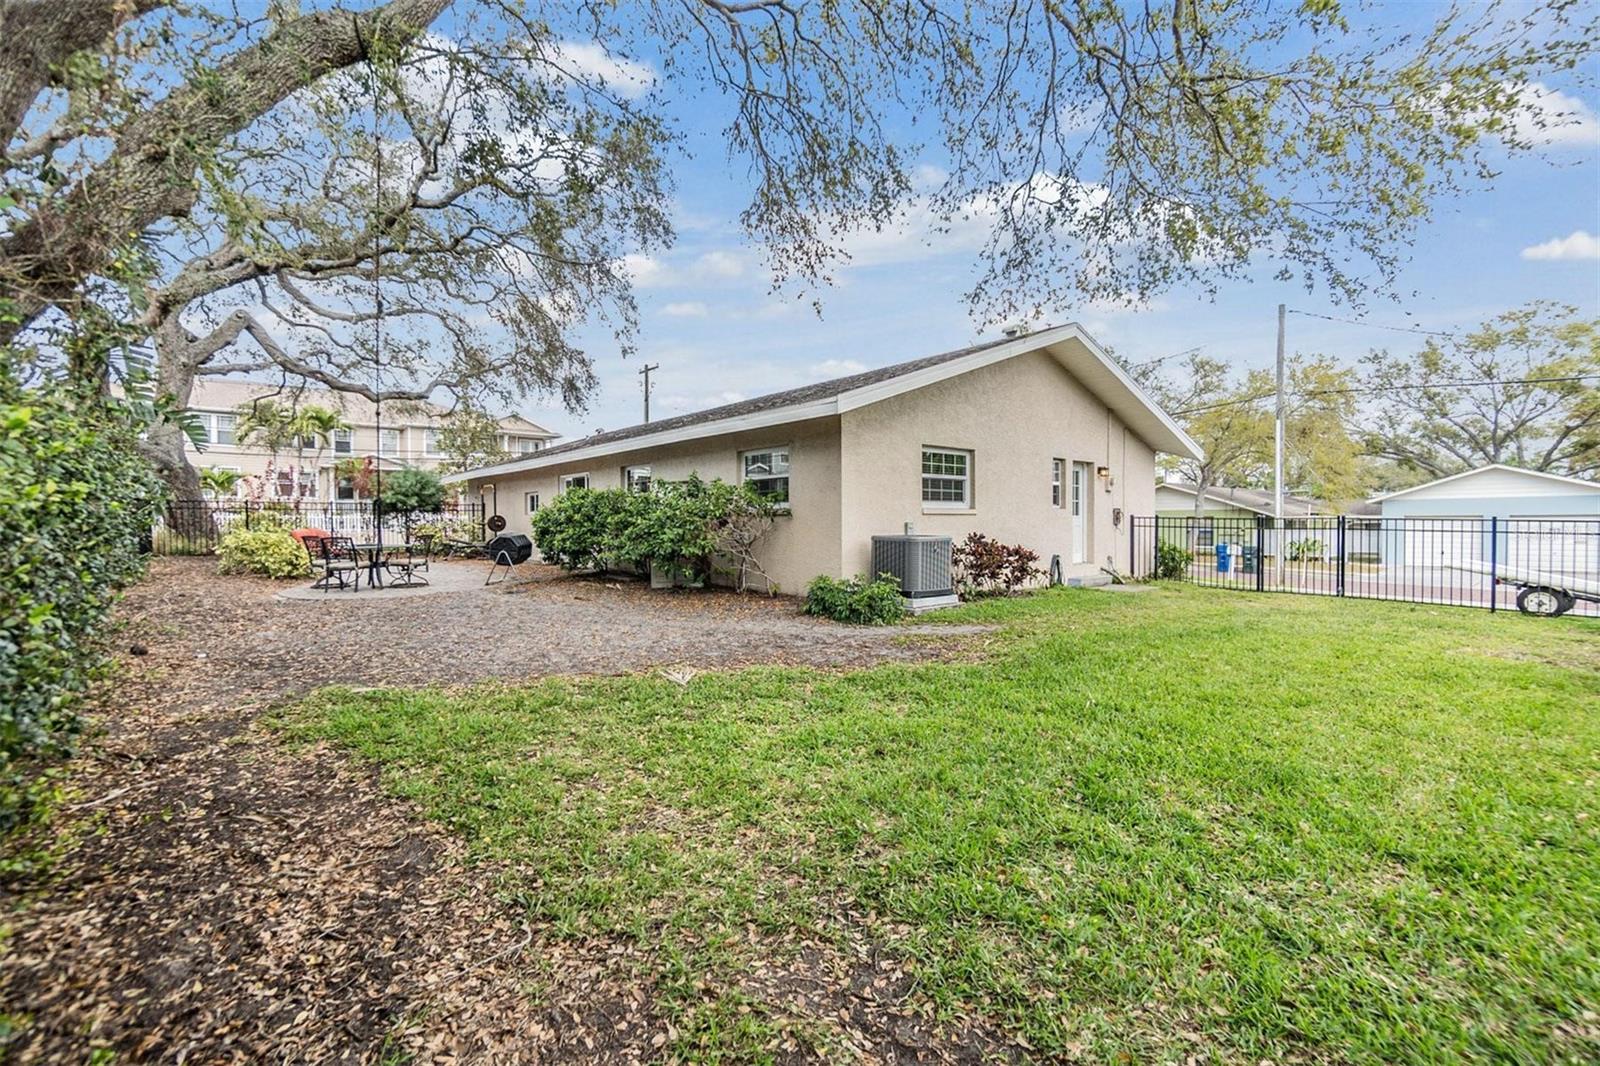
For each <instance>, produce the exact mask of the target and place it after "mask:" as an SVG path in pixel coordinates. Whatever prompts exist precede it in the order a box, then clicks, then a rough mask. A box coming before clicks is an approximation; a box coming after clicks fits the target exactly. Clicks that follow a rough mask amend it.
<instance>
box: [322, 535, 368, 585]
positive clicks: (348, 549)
mask: <svg viewBox="0 0 1600 1066" xmlns="http://www.w3.org/2000/svg"><path fill="white" fill-rule="evenodd" d="M318 539H319V540H321V542H322V551H321V553H320V554H321V556H322V559H321V563H322V577H321V578H320V579H318V581H317V582H316V583H315V584H314V585H312V586H311V587H312V588H320V589H321V590H322V591H323V592H327V591H328V590H329V589H330V588H332V587H333V583H334V582H335V581H337V582H338V583H339V588H340V590H341V591H342V590H344V589H349V590H350V591H351V592H359V591H360V590H361V565H362V564H361V556H360V554H359V553H358V552H357V551H356V542H355V541H354V540H353V539H352V538H350V537H325V538H318Z"/></svg>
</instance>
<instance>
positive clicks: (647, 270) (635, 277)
mask: <svg viewBox="0 0 1600 1066" xmlns="http://www.w3.org/2000/svg"><path fill="white" fill-rule="evenodd" d="M622 271H623V273H625V274H627V275H628V279H629V280H630V281H631V282H632V283H633V284H634V286H636V287H637V288H641V289H647V288H649V287H650V286H652V285H663V284H666V281H667V271H666V267H664V266H662V264H661V260H659V259H657V258H656V257H655V256H653V255H645V254H643V253H642V252H629V253H628V254H627V255H625V256H623V257H622Z"/></svg>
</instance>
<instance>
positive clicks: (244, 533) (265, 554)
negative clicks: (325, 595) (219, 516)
mask: <svg viewBox="0 0 1600 1066" xmlns="http://www.w3.org/2000/svg"><path fill="white" fill-rule="evenodd" d="M217 554H218V555H219V556H220V557H221V558H222V565H221V567H219V569H220V570H221V571H222V573H224V574H262V575H265V576H266V577H277V578H285V577H306V576H308V575H309V574H310V573H311V557H310V556H309V555H307V554H306V550H305V548H303V547H301V545H300V542H299V541H297V540H295V539H294V538H293V537H291V536H290V535H289V534H288V532H287V531H286V530H282V529H246V528H244V526H242V525H239V526H235V527H234V528H232V529H230V530H229V531H228V532H227V533H226V534H224V536H223V538H222V544H221V545H220V546H219V547H218V548H217Z"/></svg>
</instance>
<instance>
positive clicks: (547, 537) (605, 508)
mask: <svg viewBox="0 0 1600 1066" xmlns="http://www.w3.org/2000/svg"><path fill="white" fill-rule="evenodd" d="M628 505H629V499H628V496H627V495H626V494H625V493H623V492H621V491H619V490H617V489H568V490H567V491H565V492H563V493H562V494H561V495H559V496H557V497H556V498H555V499H554V500H552V501H551V502H549V503H547V504H545V505H544V506H543V507H541V508H539V509H538V510H537V511H535V512H534V513H533V542H534V543H535V544H536V545H538V547H539V554H540V555H542V556H544V560H545V562H548V563H554V564H555V565H557V566H560V567H563V568H565V569H567V570H592V569H595V568H597V567H599V566H602V565H604V563H605V560H606V558H607V556H606V549H607V546H608V545H609V544H610V542H611V540H612V536H613V534H612V530H613V529H614V528H615V527H616V525H617V524H618V523H619V522H621V521H622V512H623V511H624V510H626V509H627V507H628Z"/></svg>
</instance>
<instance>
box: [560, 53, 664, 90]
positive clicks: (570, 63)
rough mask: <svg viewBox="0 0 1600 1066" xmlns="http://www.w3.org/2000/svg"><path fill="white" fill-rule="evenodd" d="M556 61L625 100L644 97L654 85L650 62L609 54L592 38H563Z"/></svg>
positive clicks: (652, 69) (652, 68) (653, 73)
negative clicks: (564, 39) (580, 39)
mask: <svg viewBox="0 0 1600 1066" xmlns="http://www.w3.org/2000/svg"><path fill="white" fill-rule="evenodd" d="M556 62H557V63H559V64H560V65H561V66H562V67H564V68H566V69H568V70H571V71H573V72H574V73H576V74H577V75H578V76H579V77H582V78H584V79H586V80H588V81H592V82H598V83H599V84H601V85H603V86H604V87H605V88H607V89H609V90H610V91H612V92H614V93H616V94H617V95H618V96H621V97H623V98H624V99H628V100H632V99H635V98H637V97H640V96H643V95H644V94H645V93H647V92H649V91H650V90H651V89H652V88H654V87H655V84H656V71H655V68H654V67H652V66H651V65H650V64H648V63H640V62H638V61H637V60H633V59H628V58H626V57H625V56H614V55H611V54H609V53H607V51H606V50H605V49H604V48H602V47H600V46H599V45H598V44H595V43H594V42H593V41H562V42H561V44H560V46H559V47H558V49H557V54H556Z"/></svg>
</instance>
